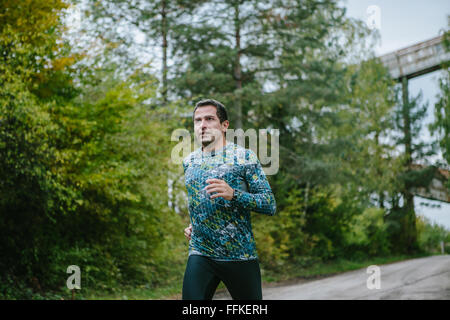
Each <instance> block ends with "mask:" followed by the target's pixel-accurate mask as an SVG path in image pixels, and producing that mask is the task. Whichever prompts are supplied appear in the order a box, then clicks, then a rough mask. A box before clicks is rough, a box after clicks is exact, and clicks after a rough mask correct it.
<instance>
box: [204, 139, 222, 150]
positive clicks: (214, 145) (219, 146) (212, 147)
mask: <svg viewBox="0 0 450 320" xmlns="http://www.w3.org/2000/svg"><path fill="white" fill-rule="evenodd" d="M226 145H227V140H226V138H223V139H219V140H217V141H213V142H211V143H210V144H208V145H207V146H202V151H203V152H212V151H217V150H220V149H222V148H223V147H225V146H226Z"/></svg>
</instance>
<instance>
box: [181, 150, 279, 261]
mask: <svg viewBox="0 0 450 320" xmlns="http://www.w3.org/2000/svg"><path fill="white" fill-rule="evenodd" d="M183 169H184V173H185V182H186V188H187V193H188V203H189V215H190V220H191V224H192V234H191V240H190V242H189V255H192V254H198V255H204V256H208V257H211V258H213V259H215V260H225V261H230V260H251V259H256V258H258V255H257V253H256V247H255V239H254V236H253V231H252V226H251V220H250V212H251V211H255V212H259V213H262V214H267V215H271V216H272V215H274V214H275V212H276V202H275V197H274V195H273V193H272V190H271V188H270V185H269V182H268V181H267V178H266V175H265V174H264V171H263V169H262V167H261V164H260V162H259V160H258V158H257V156H256V154H255V153H254V152H253V151H251V150H249V149H245V148H243V147H241V146H239V145H237V144H235V143H231V142H229V141H227V144H226V145H225V146H224V147H223V148H222V149H220V150H216V151H213V152H203V151H202V148H201V147H200V148H198V149H197V150H195V151H194V152H192V153H191V154H190V155H189V156H188V157H186V158H185V159H184V160H183ZM211 178H215V179H221V180H224V181H225V182H226V183H228V185H229V186H230V187H231V188H233V189H234V197H233V199H231V200H226V199H224V198H222V197H218V198H215V199H210V196H211V195H212V194H213V193H211V194H208V193H207V192H206V190H205V189H204V188H205V187H206V186H207V185H208V184H207V183H206V180H207V179H211Z"/></svg>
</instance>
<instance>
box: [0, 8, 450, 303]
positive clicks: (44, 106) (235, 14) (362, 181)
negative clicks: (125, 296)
mask: <svg viewBox="0 0 450 320" xmlns="http://www.w3.org/2000/svg"><path fill="white" fill-rule="evenodd" d="M0 3H1V5H0V194H1V195H0V255H1V257H2V258H1V259H0V299H58V300H59V299H70V298H71V297H72V292H71V291H70V290H69V289H68V288H67V286H66V280H67V278H68V277H69V276H70V274H68V273H67V268H68V266H71V265H76V266H79V267H80V269H81V290H77V292H76V295H77V297H79V298H82V297H84V298H95V297H101V296H102V295H103V294H105V293H109V294H114V293H120V292H122V291H123V290H125V289H124V288H140V289H142V290H143V292H145V293H144V294H143V295H144V296H145V294H147V293H148V298H151V297H152V296H151V295H150V293H151V292H155V291H157V290H159V289H158V288H166V287H170V288H172V291H170V293H171V294H172V293H173V292H176V291H177V290H178V289H179V288H181V283H182V277H183V272H184V268H185V264H186V260H187V250H188V241H187V240H186V238H185V237H184V235H183V230H184V228H185V227H187V226H188V224H189V212H188V206H187V195H186V187H185V184H184V174H183V168H182V166H181V164H180V163H175V162H174V161H172V160H171V159H172V151H173V149H174V147H175V146H176V145H177V144H178V143H179V141H173V140H172V139H171V137H172V134H173V132H174V131H175V130H178V129H184V130H188V131H189V132H192V131H193V122H192V111H193V108H194V106H195V103H196V102H197V101H199V100H201V99H205V98H213V99H216V100H218V101H221V102H222V103H223V104H224V105H225V106H226V107H227V110H228V112H229V117H230V128H233V129H243V130H247V129H254V130H256V131H258V130H261V129H267V130H269V131H270V129H277V130H278V132H279V169H278V171H277V172H276V174H272V175H268V176H267V177H268V180H269V182H270V185H271V187H272V190H273V193H274V195H275V198H276V201H277V213H276V215H275V216H273V217H267V216H264V215H261V214H257V213H252V224H253V231H254V234H255V239H256V246H257V251H258V254H259V257H260V261H261V268H262V273H263V277H264V279H270V278H271V277H274V275H277V274H280V273H281V274H283V273H289V272H291V271H292V270H298V269H302V268H306V269H307V268H314V266H317V265H319V264H322V265H323V264H326V263H331V262H333V261H342V260H345V261H362V260H364V261H366V260H367V259H374V258H379V257H390V256H399V255H402V256H405V257H408V256H415V255H421V254H422V255H427V254H435V253H439V252H440V250H441V242H442V241H444V242H445V243H446V244H447V245H446V247H445V251H446V253H450V230H447V229H445V228H444V227H442V226H440V225H436V224H433V223H431V222H430V221H428V220H427V219H426V218H424V217H422V216H419V215H417V214H416V209H415V207H414V202H413V193H412V191H411V190H412V188H417V187H427V186H428V185H429V183H430V181H431V179H432V178H433V176H434V174H435V172H436V170H438V168H443V169H446V170H449V168H450V139H449V135H450V100H449V95H450V89H449V82H450V73H449V70H450V69H449V66H448V65H444V66H443V71H442V76H441V78H440V79H439V86H440V87H439V92H440V93H439V97H438V102H437V103H436V104H435V105H429V104H428V103H426V102H424V101H423V98H422V96H421V95H420V94H419V95H417V96H409V99H408V101H409V102H408V103H407V104H405V103H404V99H402V95H403V94H404V92H402V90H401V84H399V83H398V82H396V81H395V80H394V79H392V78H391V77H390V75H389V73H388V70H387V69H386V68H385V67H384V66H383V64H382V63H381V61H380V60H379V59H378V58H377V57H376V56H375V53H374V50H373V46H374V43H375V42H376V41H377V39H378V37H379V35H378V34H377V32H376V30H370V29H369V28H368V27H367V25H366V23H365V22H364V21H360V20H356V19H352V18H349V17H347V15H346V9H345V7H342V6H340V5H339V4H338V2H337V1H333V0H259V1H256V0H221V1H218V0H128V1H125V0H103V1H97V0H14V1H12V0H0ZM449 21H450V20H449ZM449 25H450V24H449ZM444 44H445V50H450V33H449V32H448V31H447V32H445V33H444ZM430 108H432V110H433V112H434V114H435V122H434V123H433V124H432V125H431V126H430V130H431V132H433V133H434V136H433V137H434V140H433V141H432V142H430V143H424V142H423V141H422V140H420V139H419V138H420V137H419V134H420V130H421V128H422V126H423V118H424V116H425V113H426V110H427V109H430ZM439 153H440V154H442V155H443V159H442V160H441V161H440V162H433V161H430V160H429V159H430V157H431V156H433V155H437V154H439ZM413 164H422V166H421V167H420V169H417V168H416V167H413ZM447 188H449V190H450V182H449V183H448V185H447ZM292 272H293V271H292ZM288 276H289V275H288V274H286V277H288ZM173 288H175V289H173Z"/></svg>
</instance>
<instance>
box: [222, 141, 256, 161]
mask: <svg viewBox="0 0 450 320" xmlns="http://www.w3.org/2000/svg"><path fill="white" fill-rule="evenodd" d="M227 151H229V152H232V153H233V155H234V156H235V157H236V159H237V162H238V164H255V163H257V162H258V157H257V156H256V153H255V152H254V151H253V150H252V149H247V148H245V147H243V146H241V145H239V144H236V143H232V144H231V147H230V148H229V149H228V150H227Z"/></svg>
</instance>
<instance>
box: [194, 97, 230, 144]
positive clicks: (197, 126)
mask: <svg viewBox="0 0 450 320" xmlns="http://www.w3.org/2000/svg"><path fill="white" fill-rule="evenodd" d="M228 125H229V122H228V120H225V121H224V122H222V123H220V120H219V117H218V116H217V109H216V107H214V106H203V107H198V108H197V110H195V114H194V132H195V136H196V137H197V139H198V141H199V142H201V143H202V145H203V146H207V145H209V144H210V143H213V142H214V141H218V140H219V139H221V138H222V137H223V134H224V133H225V132H226V130H227V128H228Z"/></svg>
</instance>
